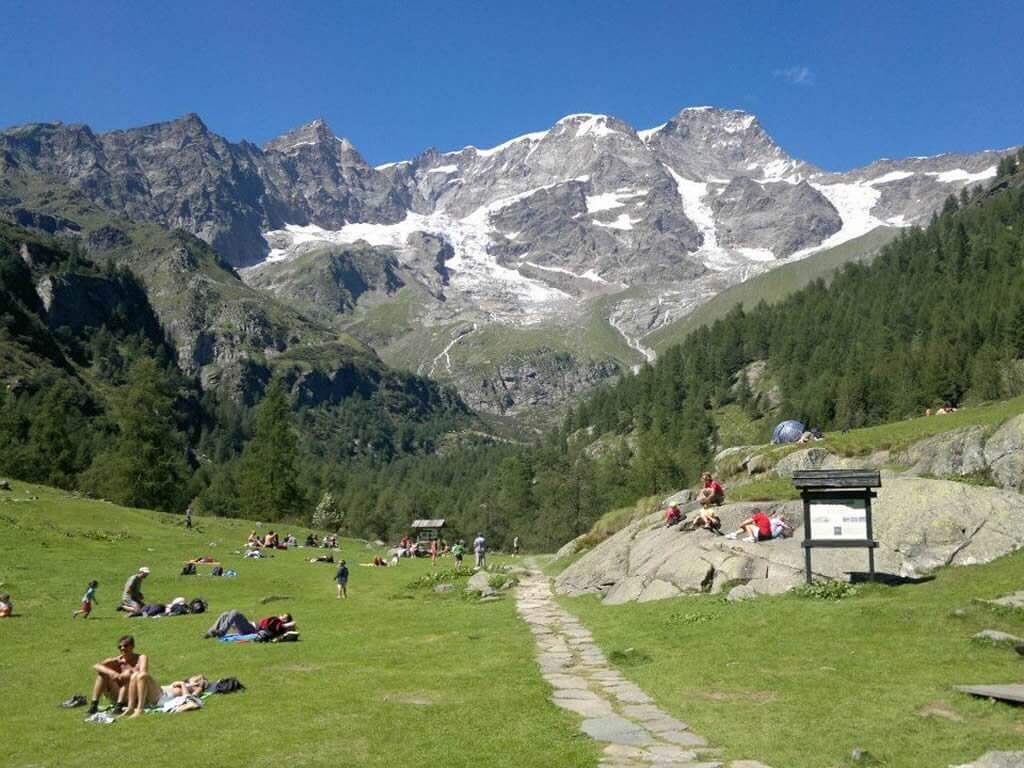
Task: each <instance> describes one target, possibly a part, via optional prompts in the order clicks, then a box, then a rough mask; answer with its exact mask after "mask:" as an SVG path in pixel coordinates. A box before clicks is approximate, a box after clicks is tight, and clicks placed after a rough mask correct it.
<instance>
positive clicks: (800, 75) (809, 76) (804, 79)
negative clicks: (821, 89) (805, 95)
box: [774, 66, 814, 85]
mask: <svg viewBox="0 0 1024 768" xmlns="http://www.w3.org/2000/svg"><path fill="white" fill-rule="evenodd" d="M774 74H775V76H776V77H781V78H782V79H783V80H785V81H786V82H787V83H789V84H790V85H814V73H813V72H811V70H810V69H808V68H807V67H804V66H796V67H786V68H785V69H776V70H775V72H774Z"/></svg>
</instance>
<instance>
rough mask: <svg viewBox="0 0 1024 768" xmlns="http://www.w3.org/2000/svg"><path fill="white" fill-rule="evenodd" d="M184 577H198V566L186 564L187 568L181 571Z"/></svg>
mask: <svg viewBox="0 0 1024 768" xmlns="http://www.w3.org/2000/svg"><path fill="white" fill-rule="evenodd" d="M181 575H182V576H195V575H196V564H195V563H185V566H184V567H183V568H182V569H181Z"/></svg>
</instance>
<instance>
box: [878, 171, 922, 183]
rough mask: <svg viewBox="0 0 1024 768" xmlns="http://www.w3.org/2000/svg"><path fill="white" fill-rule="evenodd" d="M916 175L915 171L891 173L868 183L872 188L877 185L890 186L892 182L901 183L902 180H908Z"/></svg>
mask: <svg viewBox="0 0 1024 768" xmlns="http://www.w3.org/2000/svg"><path fill="white" fill-rule="evenodd" d="M913 175H914V172H913V171H889V173H886V174H883V175H882V176H879V177H878V178H877V179H871V180H870V181H868V182H867V183H868V184H870V185H871V186H874V185H876V184H888V183H889V182H892V181H900V180H902V179H908V178H910V177H911V176H913Z"/></svg>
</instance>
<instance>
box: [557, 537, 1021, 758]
mask: <svg viewBox="0 0 1024 768" xmlns="http://www.w3.org/2000/svg"><path fill="white" fill-rule="evenodd" d="M1022 572H1024V552H1018V553H1015V554H1013V555H1009V556H1007V557H1004V558H1001V559H1000V560H997V561H995V562H992V563H989V564H986V565H978V566H971V567H966V568H965V567H960V568H947V569H943V570H941V571H940V572H939V573H938V574H937V576H936V578H935V579H934V580H932V581H927V582H924V583H918V584H905V585H902V586H896V587H894V586H882V585H879V584H871V585H858V586H856V587H855V591H854V592H853V593H852V594H848V595H846V596H844V597H842V598H841V599H826V597H821V596H819V597H810V596H800V595H797V594H792V593H791V594H787V595H783V596H779V597H761V598H758V599H756V600H751V601H747V602H741V603H728V602H726V601H725V600H724V599H723V598H722V597H721V596H714V595H700V596H694V597H683V598H677V599H673V600H662V601H657V602H651V603H630V604H627V605H622V606H603V605H601V604H600V603H599V601H598V600H597V598H594V597H579V598H563V599H562V600H561V602H562V604H563V605H564V606H565V607H566V608H567V609H568V610H570V611H572V612H573V613H574V614H576V615H577V616H578V617H579V619H580V620H581V621H582V622H583V623H584V624H585V625H586V626H587V627H588V628H590V629H591V631H592V632H593V634H594V638H595V640H596V641H597V643H598V645H599V646H601V648H602V649H603V650H604V651H605V653H606V655H608V656H610V657H611V658H612V659H613V660H616V661H617V663H618V665H619V667H620V669H621V671H622V672H623V674H625V675H626V677H628V678H629V679H630V680H632V681H633V682H635V683H637V684H638V685H639V686H640V687H641V688H643V689H644V690H645V691H646V692H647V693H648V694H650V695H651V696H652V697H653V698H654V699H655V701H657V702H658V704H659V705H660V706H661V707H662V708H664V709H665V710H667V711H668V712H669V713H670V714H672V715H675V716H676V717H678V718H679V719H681V720H683V721H685V722H686V723H688V724H689V725H690V727H691V728H692V729H693V730H694V732H696V733H699V734H701V735H702V736H704V737H705V738H707V739H708V741H709V742H710V743H711V744H714V745H716V746H721V747H723V748H724V751H723V753H722V757H723V758H726V759H741V758H747V759H757V760H761V761H763V762H765V763H767V764H768V765H770V766H773V768H840V767H842V768H847V767H848V766H849V767H850V768H853V767H854V766H862V765H865V764H869V765H884V766H891V768H926V767H927V768H943V767H944V766H948V765H961V764H964V763H969V762H973V761H974V760H976V759H977V758H978V757H980V756H981V755H982V754H983V753H985V752H987V751H989V750H1005V751H1014V750H1024V709H1022V708H1020V707H1014V706H1011V705H1008V704H1001V703H993V702H991V701H989V700H985V699H976V698H973V697H971V696H968V695H966V694H964V693H960V692H958V691H955V690H953V689H952V686H953V685H958V684H1006V683H1018V682H1021V681H1022V680H1024V659H1022V658H1021V657H1020V656H1018V655H1017V654H1016V653H1014V651H1013V647H1012V645H1009V644H1006V643H1003V644H996V643H991V642H983V641H979V640H974V639H972V636H973V635H975V634H976V633H978V632H980V631H981V630H983V629H997V630H1002V631H1004V632H1009V633H1011V634H1014V635H1017V636H1019V637H1024V610H1020V609H1016V610H1015V609H1007V608H1002V607H999V606H995V607H993V606H990V605H987V604H985V603H982V602H980V601H979V598H980V599H988V598H993V597H996V596H998V595H1001V594H1005V593H1007V592H1012V591H1016V590H1018V589H1022V588H1024V582H1022V581H1021V574H1022ZM840 586H845V585H840ZM854 749H864V750H867V751H868V752H869V753H870V754H871V755H872V756H874V758H875V759H877V760H878V761H879V762H877V763H874V762H864V761H853V760H851V759H850V755H851V753H852V752H853V750H854Z"/></svg>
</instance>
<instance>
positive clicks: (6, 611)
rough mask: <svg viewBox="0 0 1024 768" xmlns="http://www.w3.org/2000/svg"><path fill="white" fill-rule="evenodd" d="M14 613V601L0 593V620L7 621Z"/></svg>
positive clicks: (5, 594) (4, 593)
mask: <svg viewBox="0 0 1024 768" xmlns="http://www.w3.org/2000/svg"><path fill="white" fill-rule="evenodd" d="M12 613H14V601H13V600H11V596H10V595H9V594H7V593H6V592H0V619H8V618H10V616H11V614H12Z"/></svg>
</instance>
